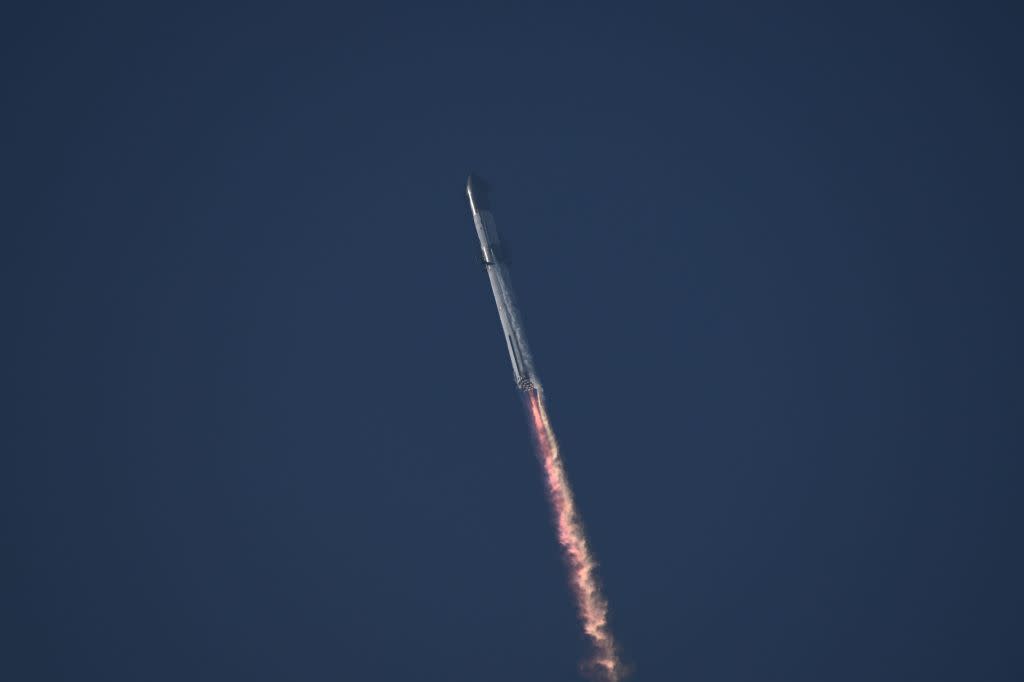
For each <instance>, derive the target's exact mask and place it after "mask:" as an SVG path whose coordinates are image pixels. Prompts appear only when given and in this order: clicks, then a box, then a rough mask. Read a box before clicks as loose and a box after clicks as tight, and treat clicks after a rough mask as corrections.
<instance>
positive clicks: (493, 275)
mask: <svg viewBox="0 0 1024 682" xmlns="http://www.w3.org/2000/svg"><path fill="white" fill-rule="evenodd" d="M466 195H467V196H468V197H469V209H470V210H471V211H472V212H473V224H474V225H476V234H477V236H478V237H480V251H481V253H482V255H483V261H484V267H485V268H486V269H487V277H488V278H490V280H491V291H493V292H494V303H495V304H496V305H497V306H498V317H499V318H501V329H502V331H503V332H504V333H505V343H506V345H508V356H509V358H510V359H511V360H512V371H513V373H514V374H515V378H516V385H517V386H519V388H520V390H522V391H531V390H533V389H535V388H537V386H538V385H539V383H538V381H537V378H536V374H535V373H534V370H533V358H532V356H531V355H530V347H529V345H528V344H527V343H526V333H525V332H524V331H523V323H522V321H521V319H520V317H519V310H518V309H517V308H516V300H515V296H513V294H512V284H511V282H510V281H509V276H508V268H507V267H506V263H505V258H504V254H503V253H502V249H501V241H500V240H499V239H498V231H497V229H495V226H494V216H493V215H492V214H491V205H490V197H489V192H488V188H487V185H486V184H485V183H484V182H483V181H482V180H481V179H480V178H479V177H476V176H473V175H471V176H469V180H468V181H466Z"/></svg>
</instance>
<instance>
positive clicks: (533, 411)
mask: <svg viewBox="0 0 1024 682" xmlns="http://www.w3.org/2000/svg"><path fill="white" fill-rule="evenodd" d="M526 395H527V400H528V403H529V405H528V407H529V411H530V420H531V426H532V427H533V434H534V437H535V438H536V440H537V453H538V455H539V457H540V460H541V464H542V465H543V467H544V476H545V479H546V483H547V490H548V496H549V497H550V499H551V506H552V508H553V510H554V513H555V525H556V528H557V531H558V542H559V544H561V546H562V551H563V552H564V554H565V560H566V564H567V565H568V568H569V582H570V583H571V585H572V590H573V593H574V595H575V597H576V608H577V609H578V611H579V617H580V621H581V623H582V624H583V631H584V632H585V633H586V635H587V637H588V639H589V640H590V643H591V644H592V645H593V648H594V653H593V656H592V658H591V660H590V661H589V664H590V665H589V666H588V667H589V668H591V669H592V670H593V672H594V673H595V674H596V675H597V676H599V678H600V679H601V680H603V681H605V682H618V681H619V680H621V679H622V677H623V669H622V662H621V661H620V660H619V657H618V653H617V651H616V646H615V640H614V638H613V637H612V633H611V631H610V629H609V627H608V602H607V601H606V600H605V598H604V595H602V594H601V588H600V586H599V585H598V583H597V577H596V575H595V568H596V563H595V561H594V557H593V556H592V555H591V553H590V548H589V547H588V545H587V537H586V535H585V534H584V532H583V524H582V523H581V522H580V518H579V513H578V512H577V511H576V502H575V501H574V500H573V496H572V489H571V488H570V487H569V480H568V478H567V477H566V475H565V467H564V465H563V464H562V458H561V455H559V452H558V441H557V440H555V432H554V431H553V430H552V428H551V422H550V421H549V420H548V414H547V409H546V408H545V406H544V398H543V396H542V394H541V392H540V391H539V390H532V391H528V392H527V393H526Z"/></svg>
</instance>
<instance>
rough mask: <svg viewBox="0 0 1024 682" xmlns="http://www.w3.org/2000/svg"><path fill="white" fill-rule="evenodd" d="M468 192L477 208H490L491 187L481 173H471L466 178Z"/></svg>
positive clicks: (479, 209)
mask: <svg viewBox="0 0 1024 682" xmlns="http://www.w3.org/2000/svg"><path fill="white" fill-rule="evenodd" d="M466 194H468V195H469V198H470V201H472V202H473V206H474V207H475V208H476V210H478V211H483V210H490V203H491V202H490V187H488V185H487V183H486V182H484V180H483V179H482V178H481V177H480V176H479V175H476V174H475V173H474V174H471V175H470V176H469V179H467V180H466Z"/></svg>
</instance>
